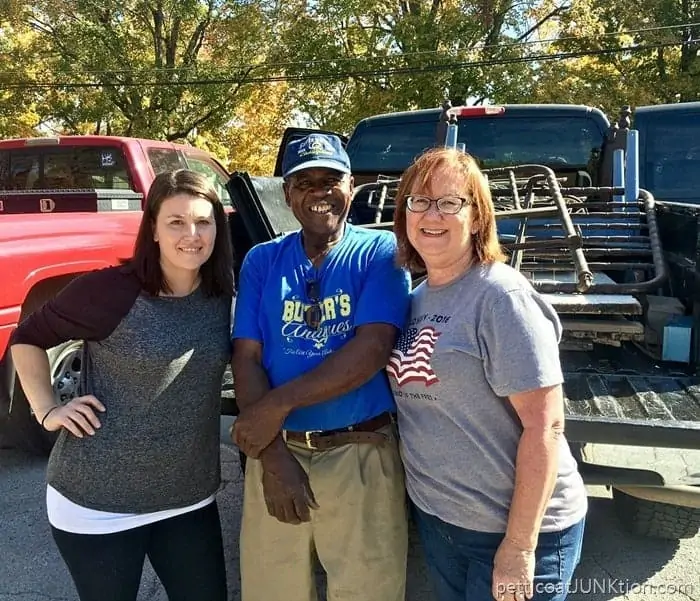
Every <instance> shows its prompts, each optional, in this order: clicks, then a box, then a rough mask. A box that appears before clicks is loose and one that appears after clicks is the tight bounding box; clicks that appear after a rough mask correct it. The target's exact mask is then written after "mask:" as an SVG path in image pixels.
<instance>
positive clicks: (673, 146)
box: [640, 114, 700, 202]
mask: <svg viewBox="0 0 700 601" xmlns="http://www.w3.org/2000/svg"><path fill="white" fill-rule="evenodd" d="M640 130H641V131H640V134H641V135H642V137H643V139H642V144H643V145H644V146H643V148H644V151H643V157H644V158H643V164H642V165H641V169H640V171H641V175H642V177H641V178H640V179H641V185H642V187H644V188H646V189H647V190H649V191H650V192H651V193H652V194H653V195H654V197H655V198H657V199H658V200H669V201H680V202H684V201H686V202H687V201H696V202H697V201H698V200H699V199H700V120H698V119H697V118H692V117H689V116H688V115H680V114H675V115H673V114H666V115H663V117H661V116H659V117H656V118H654V120H653V121H650V122H649V124H648V125H647V126H646V127H644V125H641V126H640Z"/></svg>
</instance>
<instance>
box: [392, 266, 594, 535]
mask: <svg viewBox="0 0 700 601" xmlns="http://www.w3.org/2000/svg"><path fill="white" fill-rule="evenodd" d="M560 337H561V325H560V322H559V318H558V316H557V314H556V312H555V311H554V309H553V308H552V307H551V305H549V304H548V303H547V302H546V301H545V300H544V299H543V298H542V297H541V296H540V295H539V294H537V292H536V291H535V290H534V289H533V288H532V287H531V285H530V284H529V282H528V281H527V280H526V279H525V277H524V276H522V274H520V273H519V272H517V271H516V270H515V269H512V268H511V267H509V266H507V265H504V264H502V263H496V264H493V265H486V266H477V267H474V268H472V269H470V270H469V271H467V272H466V273H465V274H464V275H463V276H462V277H461V278H460V279H458V280H456V281H454V282H452V283H450V284H447V285H445V286H428V285H427V283H425V282H424V283H422V284H420V285H419V286H418V287H417V288H416V289H415V290H414V292H413V302H412V308H411V317H410V320H409V322H408V323H407V326H406V328H405V329H404V331H403V332H402V334H401V337H400V338H399V340H398V342H397V344H396V348H395V349H394V351H393V353H392V357H391V360H390V364H389V366H388V367H387V372H388V374H389V381H390V383H391V386H392V390H393V392H394V396H395V398H396V402H397V405H398V426H399V433H400V436H401V453H402V457H403V461H404V464H405V468H406V480H407V489H408V493H409V496H410V497H411V499H412V500H413V502H414V503H415V504H416V505H417V506H418V507H419V508H420V509H422V510H423V511H425V512H427V513H430V514H433V515H436V516H437V517H439V518H440V519H442V520H443V521H445V522H448V523H451V524H455V525H457V526H460V527H462V528H467V529H470V530H476V531H480V532H505V530H506V526H507V521H508V511H509V508H510V503H511V499H512V493H513V488H514V482H515V458H516V454H517V448H518V443H519V440H520V436H521V433H522V426H521V425H520V421H519V419H518V417H517V414H516V413H515V410H514V409H513V408H512V406H511V404H510V402H509V401H508V399H507V398H506V397H508V396H509V395H511V394H514V393H517V392H524V391H528V390H532V389H536V388H541V387H544V386H551V385H555V384H559V383H561V382H562V381H563V377H562V371H561V367H560V363H559V348H558V342H559V339H560ZM560 441H561V444H560V447H559V450H560V453H559V474H558V478H557V483H556V487H555V490H554V493H553V495H552V498H551V501H550V502H549V504H548V506H547V509H546V513H545V515H544V518H543V522H542V527H541V530H542V531H543V532H551V531H558V530H562V529H564V528H566V527H568V526H570V525H572V524H574V523H576V522H578V521H579V520H580V519H581V518H582V517H583V516H584V515H585V513H586V510H587V499H586V490H585V488H584V484H583V480H582V478H581V476H580V475H579V473H578V469H577V465H576V462H575V460H574V458H573V457H572V455H571V452H570V450H569V446H568V444H567V442H566V439H565V438H564V437H563V436H562V437H561V438H560Z"/></svg>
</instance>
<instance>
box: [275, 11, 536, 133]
mask: <svg viewBox="0 0 700 601" xmlns="http://www.w3.org/2000/svg"><path fill="white" fill-rule="evenodd" d="M536 4H537V3H536V0H525V1H524V2H522V1H521V2H515V1H514V0H480V1H477V2H465V1H459V0H319V1H318V2H314V3H307V2H305V1H304V0H292V1H290V2H286V3H284V4H283V5H281V7H280V11H279V19H278V23H277V25H276V28H277V31H279V37H280V40H281V42H282V43H281V44H280V46H279V47H278V51H277V52H276V53H275V55H274V56H275V57H276V60H277V62H279V63H286V64H284V65H282V68H283V69H284V73H285V74H286V75H287V76H289V77H291V78H292V79H293V80H296V81H293V90H294V94H295V98H296V102H297V104H298V107H299V108H300V110H302V111H303V112H304V113H306V114H308V115H309V117H310V119H311V121H312V122H313V123H315V124H316V125H318V126H322V127H328V128H336V129H340V130H343V131H348V130H349V129H350V128H351V127H352V125H353V124H354V123H355V122H356V121H357V120H358V119H360V118H361V117H364V116H367V115H371V114H376V113H379V112H386V111H393V110H406V109H415V108H426V107H431V106H438V105H439V104H440V103H441V102H442V100H443V99H444V97H445V96H446V95H447V96H449V97H450V98H451V99H452V100H453V103H464V102H466V101H467V99H469V98H478V97H494V96H501V95H502V94H503V93H504V91H505V90H508V89H510V88H511V87H513V86H519V85H521V79H522V76H521V73H522V72H523V67H522V65H518V64H517V63H513V64H510V65H509V64H503V61H504V59H517V58H518V57H520V56H521V55H522V52H523V46H522V45H521V44H519V43H518V41H519V39H520V38H521V36H522V34H523V33H525V32H526V31H527V29H528V28H529V23H528V22H527V21H526V19H525V10H526V9H531V8H532V7H534V6H535V5H536ZM484 63H486V64H484Z"/></svg>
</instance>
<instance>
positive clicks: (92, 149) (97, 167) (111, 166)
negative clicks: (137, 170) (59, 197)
mask: <svg viewBox="0 0 700 601" xmlns="http://www.w3.org/2000/svg"><path fill="white" fill-rule="evenodd" d="M94 188H99V189H114V188H117V189H121V190H129V189H131V182H130V180H129V174H128V169H127V166H126V160H125V158H124V155H123V153H122V151H121V150H120V149H119V148H110V147H99V146H65V147H63V148H54V147H50V148H49V147H36V148H19V149H12V150H0V189H2V190H76V189H94Z"/></svg>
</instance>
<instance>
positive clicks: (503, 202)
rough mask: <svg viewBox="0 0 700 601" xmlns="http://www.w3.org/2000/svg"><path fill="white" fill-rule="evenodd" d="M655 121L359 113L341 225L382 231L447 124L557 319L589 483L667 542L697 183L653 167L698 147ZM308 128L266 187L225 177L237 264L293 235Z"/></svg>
mask: <svg viewBox="0 0 700 601" xmlns="http://www.w3.org/2000/svg"><path fill="white" fill-rule="evenodd" d="M664 111H665V109H663V108H656V107H655V108H645V109H639V110H638V111H635V112H633V111H631V110H629V109H623V111H622V112H621V114H620V116H619V118H618V119H615V120H614V121H613V122H611V121H610V120H609V119H608V117H607V116H606V115H605V114H603V113H602V112H601V111H600V110H598V109H596V108H592V107H587V106H572V105H505V106H486V107H484V106H481V107H451V106H450V105H449V103H448V104H446V105H444V106H443V107H442V108H440V107H438V108H434V109H426V110H417V111H407V112H402V113H392V114H386V115H377V116H373V117H370V118H367V119H364V120H362V121H360V122H359V123H358V124H357V125H356V127H355V128H354V130H353V131H352V132H351V133H350V135H348V136H345V137H344V138H343V139H344V141H345V143H346V147H347V150H348V153H349V155H350V158H351V161H352V166H353V174H354V177H355V184H356V194H355V198H354V201H353V207H352V209H351V216H350V218H351V220H352V221H353V222H355V223H358V224H362V225H364V226H366V227H379V228H387V229H389V228H391V226H392V219H393V200H392V193H393V192H395V190H396V184H397V180H398V178H399V177H400V175H401V172H402V171H403V170H404V169H405V168H406V167H407V166H408V165H409V164H410V162H411V160H412V159H413V157H415V156H416V155H417V154H419V153H420V152H421V151H422V150H423V149H425V148H428V147H431V146H434V145H437V144H444V143H445V139H446V138H445V136H446V131H447V129H448V128H449V127H452V128H453V130H452V131H454V128H456V132H457V140H456V141H457V143H458V144H463V145H464V147H465V149H466V150H467V151H468V152H470V153H471V154H473V155H474V156H475V157H476V158H477V160H478V161H479V162H480V164H481V165H482V167H483V168H484V169H485V171H486V173H487V175H488V177H489V181H490V184H491V190H492V193H493V196H494V200H495V203H496V206H497V220H498V229H499V235H500V238H501V242H502V244H503V246H504V248H505V250H506V251H507V252H508V254H509V257H510V259H509V260H510V262H511V264H512V265H514V266H516V267H517V268H519V269H520V270H521V271H522V272H523V273H525V274H526V276H527V277H529V278H530V279H531V281H532V282H533V285H534V286H535V287H536V288H538V289H539V290H540V291H541V292H542V293H543V294H546V295H547V296H548V298H549V300H550V301H551V302H552V304H553V305H554V306H555V308H556V309H557V311H558V313H559V314H560V317H561V319H562V323H563V324H564V330H565V334H564V337H563V339H562V342H561V356H562V363H563V367H564V370H565V372H566V382H565V395H566V413H567V424H566V429H567V437H568V439H569V440H570V442H571V445H572V448H573V449H574V451H575V452H576V454H577V457H578V458H579V461H580V466H581V471H582V473H583V475H584V478H585V480H586V482H587V483H588V484H597V485H605V486H607V487H609V488H611V489H612V493H613V499H614V503H615V506H616V508H617V510H618V515H619V517H620V519H621V520H622V521H623V523H624V524H626V525H627V526H628V527H629V528H630V529H631V530H632V531H634V532H636V533H639V534H643V535H648V536H656V537H662V538H670V539H679V538H686V537H692V536H694V535H696V534H697V533H698V530H699V529H700V341H699V338H700V336H699V334H700V263H699V260H700V205H698V204H697V203H696V202H693V199H694V198H696V197H697V196H700V194H699V193H698V189H697V187H696V186H695V184H694V183H693V182H694V181H695V180H694V178H697V177H700V176H698V172H699V170H698V169H697V168H695V171H694V172H693V173H690V172H689V169H685V174H682V173H681V174H679V175H678V178H679V179H677V180H673V181H675V182H676V183H675V184H671V183H669V182H671V181H672V180H671V176H670V175H669V171H665V170H666V169H668V170H670V169H672V168H674V169H675V168H677V167H676V164H675V162H674V161H675V160H676V155H677V154H680V155H683V156H685V157H686V159H684V160H689V159H687V157H689V156H694V155H693V152H694V151H693V150H692V147H691V146H690V143H691V142H692V141H693V138H694V137H693V136H686V137H684V136H683V135H682V132H681V133H677V134H670V133H669V134H668V135H669V136H670V137H669V138H668V139H667V141H666V142H664V144H665V146H664V144H662V143H661V142H660V141H659V140H660V139H661V138H663V136H662V135H661V134H660V133H659V132H660V131H664V132H670V131H671V129H670V128H671V126H672V124H676V123H679V122H680V123H685V121H684V119H686V118H687V119H688V121H689V123H687V124H685V125H684V126H683V127H685V128H687V129H688V130H691V129H692V128H696V129H697V128H698V127H700V125H699V123H700V121H697V117H692V119H695V120H696V121H693V122H692V123H690V121H691V118H690V117H685V116H682V111H681V110H680V109H678V108H676V107H670V108H668V109H666V112H664ZM663 115H666V117H663ZM664 119H667V121H666V125H662V124H663V123H664ZM679 119H680V121H678V120H679ZM632 122H633V123H634V126H635V127H637V128H638V130H639V133H638V137H637V139H638V141H639V152H638V154H637V153H635V156H638V159H639V161H638V164H637V165H636V166H637V167H638V168H639V178H638V179H637V181H636V182H635V183H636V184H637V185H639V189H638V190H637V189H634V190H633V192H630V190H629V189H628V188H627V187H622V186H620V185H615V186H614V185H613V184H616V182H617V184H619V179H618V178H617V174H616V165H615V155H616V154H618V155H619V154H620V153H619V151H620V150H622V151H624V153H626V152H627V150H628V146H629V141H628V138H631V137H633V136H632V135H631V134H630V127H631V124H632ZM673 126H674V127H675V125H673ZM664 128H666V129H664ZM309 131H311V130H304V129H298V128H292V129H289V130H287V131H286V132H285V135H284V137H283V140H282V143H281V146H280V154H279V156H278V162H277V167H276V170H275V173H274V176H273V177H251V176H250V175H249V174H247V173H234V174H233V175H232V177H231V179H230V181H229V185H228V189H229V193H230V194H231V197H232V201H233V204H234V206H235V207H236V213H235V214H234V215H232V219H231V225H232V228H233V231H234V232H236V235H235V236H234V240H236V239H237V240H238V248H237V253H238V254H237V259H236V260H237V264H238V265H240V261H241V260H242V257H243V255H244V254H245V252H246V248H249V247H250V245H252V244H255V243H257V242H261V241H264V240H267V239H269V238H270V237H273V236H277V235H279V234H281V233H283V232H286V231H289V230H291V229H295V228H296V227H297V224H296V222H295V221H294V219H293V217H292V216H291V214H290V212H289V211H288V209H287V207H286V204H285V202H284V195H283V193H282V187H281V178H280V177H279V175H280V167H281V156H282V151H283V149H284V147H285V146H286V144H287V143H288V142H289V140H290V139H292V138H294V137H298V136H302V135H304V134H305V133H308V132H309ZM314 131H318V130H314ZM664 135H665V134H664ZM659 136H661V138H660V137H659ZM674 136H675V137H674ZM696 139H700V138H696ZM673 140H676V141H682V142H683V144H685V145H686V146H687V148H684V149H681V148H678V147H677V146H674V144H673ZM664 149H665V150H664ZM616 151H618V152H617V153H616ZM683 152H685V154H683ZM630 161H632V159H630ZM695 165H696V166H697V162H696V163H695ZM632 167H635V165H632ZM650 169H651V170H652V172H653V176H651V175H650ZM683 178H686V179H685V180H684V179H683ZM684 182H687V183H684ZM674 186H675V187H674ZM693 194H696V196H695V197H694V196H693ZM244 236H248V237H249V238H248V241H247V247H246V248H241V240H242V238H243V237H244ZM420 277H421V276H420V275H419V274H416V280H418V279H419V278H420ZM631 450H633V451H634V452H630V451H631Z"/></svg>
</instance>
